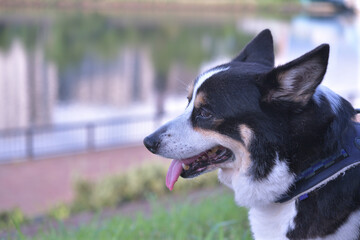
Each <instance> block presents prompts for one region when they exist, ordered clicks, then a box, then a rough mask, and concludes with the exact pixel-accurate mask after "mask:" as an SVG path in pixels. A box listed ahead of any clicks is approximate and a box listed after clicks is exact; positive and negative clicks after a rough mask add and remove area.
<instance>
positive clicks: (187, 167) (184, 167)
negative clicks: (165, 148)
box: [181, 163, 190, 170]
mask: <svg viewBox="0 0 360 240" xmlns="http://www.w3.org/2000/svg"><path fill="white" fill-rule="evenodd" d="M181 165H182V168H183V169H184V170H189V168H190V166H189V165H186V164H185V163H183V164H181Z"/></svg>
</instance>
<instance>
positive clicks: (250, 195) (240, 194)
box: [219, 154, 295, 208]
mask: <svg viewBox="0 0 360 240" xmlns="http://www.w3.org/2000/svg"><path fill="white" fill-rule="evenodd" d="M294 179H295V176H294V175H293V174H292V173H291V172H290V170H289V167H288V165H287V164H286V162H284V161H280V160H279V157H278V154H276V159H275V165H274V167H273V169H272V171H271V173H270V174H269V175H268V177H267V178H266V179H263V180H261V181H257V180H253V179H252V178H251V176H250V175H249V174H248V172H244V171H241V169H220V171H219V180H220V181H221V182H222V183H224V184H225V185H227V186H229V187H230V188H231V189H233V190H234V193H235V201H236V203H237V204H238V205H239V206H244V207H250V208H251V207H256V206H262V205H267V204H271V203H274V202H275V201H276V200H277V199H278V198H279V197H280V196H281V194H283V193H285V192H286V191H287V190H288V189H289V187H290V186H291V185H292V184H293V183H294Z"/></svg>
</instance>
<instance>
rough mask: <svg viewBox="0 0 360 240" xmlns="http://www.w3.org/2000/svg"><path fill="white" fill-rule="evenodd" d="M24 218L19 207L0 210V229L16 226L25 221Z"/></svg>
mask: <svg viewBox="0 0 360 240" xmlns="http://www.w3.org/2000/svg"><path fill="white" fill-rule="evenodd" d="M26 220H27V219H26V218H25V215H24V213H23V212H22V211H21V209H20V208H13V209H12V210H9V211H3V212H0V229H3V228H12V227H17V226H19V225H20V224H22V223H24V222H26Z"/></svg>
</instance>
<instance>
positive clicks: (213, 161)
mask: <svg viewBox="0 0 360 240" xmlns="http://www.w3.org/2000/svg"><path fill="white" fill-rule="evenodd" d="M233 155H234V154H233V153H232V151H231V150H230V149H227V148H225V147H223V146H216V147H213V148H211V149H209V150H207V151H205V152H202V153H200V154H198V155H196V156H193V157H190V158H187V159H181V160H177V159H174V160H173V161H172V162H171V165H170V167H169V170H168V173H167V175H166V186H167V187H168V188H169V189H170V190H172V189H173V188H174V185H175V182H176V181H177V180H178V178H179V176H181V177H183V178H193V177H196V176H198V175H200V174H203V173H205V172H209V171H212V170H214V169H216V168H217V165H218V164H220V163H223V162H226V161H228V160H230V159H233Z"/></svg>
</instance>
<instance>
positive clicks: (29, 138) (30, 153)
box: [25, 127, 34, 159]
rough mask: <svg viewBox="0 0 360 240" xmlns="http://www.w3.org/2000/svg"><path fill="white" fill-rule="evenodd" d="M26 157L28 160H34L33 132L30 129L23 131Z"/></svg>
mask: <svg viewBox="0 0 360 240" xmlns="http://www.w3.org/2000/svg"><path fill="white" fill-rule="evenodd" d="M25 144H26V156H27V157H28V158H30V159H33V158H34V131H33V129H32V128H31V127H30V128H28V129H26V131H25Z"/></svg>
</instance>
